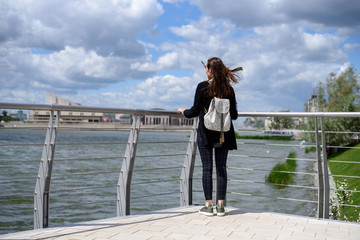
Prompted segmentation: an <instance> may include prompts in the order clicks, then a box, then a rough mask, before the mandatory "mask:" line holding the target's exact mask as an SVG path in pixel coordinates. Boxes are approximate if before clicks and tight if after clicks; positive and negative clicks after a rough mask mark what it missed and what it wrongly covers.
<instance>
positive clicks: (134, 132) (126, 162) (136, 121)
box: [117, 115, 142, 216]
mask: <svg viewBox="0 0 360 240" xmlns="http://www.w3.org/2000/svg"><path fill="white" fill-rule="evenodd" d="M141 119H142V116H141V115H133V116H132V127H131V130H130V134H129V139H128V143H127V146H126V149H125V156H124V159H123V162H122V166H121V170H120V175H119V179H118V184H117V216H125V215H130V193H131V179H132V174H133V169H134V163H135V155H136V147H137V139H138V136H139V132H140V123H141Z"/></svg>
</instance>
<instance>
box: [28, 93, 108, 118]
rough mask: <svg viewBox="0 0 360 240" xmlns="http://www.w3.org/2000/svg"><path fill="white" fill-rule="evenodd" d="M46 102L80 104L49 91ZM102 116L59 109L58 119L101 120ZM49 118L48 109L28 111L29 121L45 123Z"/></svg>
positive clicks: (100, 114)
mask: <svg viewBox="0 0 360 240" xmlns="http://www.w3.org/2000/svg"><path fill="white" fill-rule="evenodd" d="M46 104H57V105H69V106H81V104H79V103H73V102H70V101H68V100H66V99H64V98H61V97H59V96H56V95H54V94H51V93H46ZM103 116H104V114H103V113H92V112H70V111H61V113H60V119H59V121H60V123H89V122H101V120H102V118H103ZM49 118H50V111H38V110H32V111H30V116H29V121H31V122H37V123H47V122H49Z"/></svg>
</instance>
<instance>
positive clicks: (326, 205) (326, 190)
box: [320, 118, 330, 219]
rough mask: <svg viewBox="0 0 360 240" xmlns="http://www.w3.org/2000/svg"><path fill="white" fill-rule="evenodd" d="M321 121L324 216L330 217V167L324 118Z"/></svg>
mask: <svg viewBox="0 0 360 240" xmlns="http://www.w3.org/2000/svg"><path fill="white" fill-rule="evenodd" d="M320 121H321V144H322V154H323V162H322V163H323V166H322V167H323V173H324V218H327V219H329V198H330V184H329V168H328V163H327V153H326V139H325V129H324V121H323V118H320Z"/></svg>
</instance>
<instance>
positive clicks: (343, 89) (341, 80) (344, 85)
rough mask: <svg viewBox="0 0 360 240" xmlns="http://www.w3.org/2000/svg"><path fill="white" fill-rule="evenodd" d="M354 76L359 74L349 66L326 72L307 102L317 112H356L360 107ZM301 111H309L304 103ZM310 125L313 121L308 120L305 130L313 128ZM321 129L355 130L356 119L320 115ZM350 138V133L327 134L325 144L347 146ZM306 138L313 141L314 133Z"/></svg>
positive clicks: (357, 86)
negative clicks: (334, 71) (321, 120)
mask: <svg viewBox="0 0 360 240" xmlns="http://www.w3.org/2000/svg"><path fill="white" fill-rule="evenodd" d="M358 79H359V73H357V72H356V71H355V69H354V67H352V66H351V67H349V68H347V69H346V70H345V71H343V72H341V73H339V74H336V73H330V74H329V76H328V77H327V78H326V82H325V83H322V82H319V83H318V84H317V86H316V88H315V90H314V94H313V98H312V99H311V100H309V101H308V102H311V103H312V104H313V105H314V104H315V105H316V106H315V108H316V109H317V111H321V112H322V111H324V112H357V111H359V110H360V105H359V103H360V102H359V100H360V97H359V90H360V86H359V82H358ZM312 107H314V106H312ZM305 110H306V111H310V107H309V105H308V104H307V106H306V107H305ZM314 126H315V124H314V120H313V119H309V120H308V129H309V130H314V129H315V127H314ZM324 128H325V130H326V131H331V132H358V131H359V129H360V119H358V118H324ZM353 137H354V136H353V134H350V133H349V134H344V133H327V134H326V138H327V139H326V141H327V144H328V145H334V146H338V145H347V144H350V143H352V139H353ZM309 138H310V139H311V140H313V141H314V134H311V135H310V136H309Z"/></svg>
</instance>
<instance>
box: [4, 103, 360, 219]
mask: <svg viewBox="0 0 360 240" xmlns="http://www.w3.org/2000/svg"><path fill="white" fill-rule="evenodd" d="M0 109H22V110H45V111H51V112H52V113H53V112H58V113H57V115H60V111H75V112H104V113H126V114H131V115H134V116H140V115H167V116H179V113H178V112H176V111H165V110H143V109H124V108H103V107H88V106H68V105H46V104H22V103H1V102H0ZM55 115H56V114H55ZM238 116H239V117H250V116H251V117H309V118H320V119H321V120H322V118H337V117H360V112H351V113H349V112H347V113H343V112H311V113H304V112H238ZM137 122H139V118H137ZM50 123H51V124H52V120H51V122H50V121H49V125H50ZM51 127H53V126H52V125H51ZM132 130H134V128H133V129H132ZM321 131H323V129H322V130H321ZM135 132H136V131H135ZM302 132H315V133H316V134H318V133H319V131H318V129H316V131H302ZM322 133H324V132H322ZM326 133H327V132H326ZM329 133H332V132H329ZM340 133H351V132H340ZM353 133H358V132H353ZM322 135H324V134H322ZM195 136H196V135H195ZM129 141H130V138H129ZM191 141H194V137H193V136H191V137H190V142H191ZM237 142H238V143H239V144H251V145H255V144H257V145H261V146H263V145H265V146H281V147H290V146H292V147H300V146H299V145H294V144H267V143H261V142H251V143H245V142H241V141H237ZM48 143H49V144H51V142H48ZM137 143H138V144H150V142H140V141H139V142H137ZM152 143H153V142H151V144H152ZM162 143H165V142H162ZM166 143H169V144H173V143H177V142H175V141H174V142H166ZM179 143H180V141H179ZM181 143H183V142H182V141H181ZM193 143H194V142H192V144H193ZM195 143H196V140H195ZM56 144H57V145H70V144H72V145H75V144H77V145H81V144H100V143H56ZM101 144H108V143H101ZM109 144H127V147H128V146H129V142H127V143H109ZM26 145H39V146H40V145H42V144H19V146H26ZM320 145H321V143H320V142H317V143H316V144H314V145H306V146H303V147H310V146H316V147H317V148H318V149H319V146H320ZM0 146H8V145H7V144H1V145H0ZM188 146H190V143H189V145H188ZM325 147H326V148H331V147H337V148H340V147H339V146H326V145H325ZM135 148H136V145H135ZM343 148H350V147H343ZM131 151H133V150H131ZM131 151H130V152H129V153H128V154H129V155H128V156H129V157H132V154H133V153H134V152H131ZM190 155H191V152H187V153H186V154H176V156H185V157H186V158H187V159H188V160H189V162H188V163H189V164H188V165H189V166H187V165H186V164H184V165H185V166H183V167H179V168H183V172H184V173H185V174H184V175H183V173H182V176H181V178H180V180H181V182H184V183H185V182H186V181H189V180H191V181H192V180H193V179H195V178H193V177H192V173H191V174H190V175H189V174H188V172H187V171H188V170H189V168H190V169H191V168H192V169H193V168H194V166H191V164H192V163H191V161H192V160H191V159H190V157H191V156H190ZM157 156H170V155H157ZM194 156H195V155H194ZM229 156H232V155H229ZM237 156H240V157H256V158H269V157H267V156H248V155H237ZM137 157H151V156H137ZM152 157H154V156H152ZM116 158H126V157H116ZM97 159H100V158H97ZM104 159H108V158H106V157H105V158H104ZM67 160H85V159H58V160H56V161H67ZM297 160H301V161H314V160H311V159H297ZM325 160H326V159H325ZM186 161H187V160H186ZM186 161H185V162H186ZM329 162H336V161H333V160H332V161H329ZM318 163H319V164H322V160H320V161H319V160H318ZM347 163H350V162H347ZM354 163H355V162H354ZM356 163H357V162H356ZM195 167H197V166H195ZM318 167H319V168H320V165H319V166H318ZM230 168H231V167H230ZM233 169H234V168H233ZM236 169H238V170H251V171H270V170H263V169H257V168H253V169H251V168H236ZM319 170H320V169H319ZM122 171H123V168H122V169H121V172H122ZM134 171H143V170H142V169H134ZM132 172H133V170H132V169H131V174H132ZM277 172H284V173H295V174H309V175H316V173H303V172H288V171H277ZM103 173H118V171H117V172H115V171H114V172H108V171H106V172H90V173H80V174H74V173H72V174H64V175H57V176H56V175H55V176H52V177H53V178H54V177H64V176H69V175H89V174H103ZM326 174H327V172H326ZM319 176H321V178H323V176H322V173H321V174H320V173H319ZM329 176H341V177H354V178H359V177H358V176H343V175H329ZM184 177H191V179H184ZM32 179H33V178H32ZM119 179H120V178H119ZM6 180H8V179H6ZM178 180H179V179H174V180H169V181H178ZM162 181H163V180H162ZM233 181H236V180H233ZM319 181H322V180H321V179H319ZM325 181H326V180H325ZM155 182H160V181H153V183H155ZM145 183H152V182H145ZM254 183H260V182H256V181H254ZM125 184H127V183H125ZM139 184H143V183H133V185H139ZM124 186H125V185H124ZM183 186H186V184H183V185H182V187H183ZM287 186H292V187H304V188H312V189H314V188H315V187H307V186H297V185H287ZM117 187H118V188H119V184H118V186H117ZM187 187H189V186H187ZM322 187H324V186H322ZM120 188H121V187H120ZM320 188H321V187H319V189H320ZM325 188H326V186H325ZM123 190H124V189H120V191H123ZM186 190H189V189H186ZM329 190H333V189H329ZM191 191H192V192H195V191H193V190H192V189H191ZM322 191H323V190H322ZM349 191H352V190H349ZM176 193H178V192H176ZM232 193H234V194H241V193H235V192H232ZM161 194H162V193H160V195H161ZM163 194H164V195H166V194H167V193H163ZM171 194H172V193H171ZM181 194H183V192H182V191H181ZM156 195H158V194H153V195H150V196H156ZM242 195H249V194H246V193H244V194H242ZM250 196H256V195H251V194H250ZM187 197H188V196H187ZM260 197H268V196H260ZM137 198H141V197H137ZM191 198H192V197H191ZM268 198H273V197H268ZM275 199H286V200H294V201H307V202H313V203H318V204H319V203H320V201H323V200H321V199H318V201H311V200H310V201H308V200H299V199H291V198H280V197H277V198H275ZM181 201H183V199H182V200H181ZM191 201H192V199H190V200H189V201H188V202H187V203H191ZM324 201H325V202H326V200H324ZM117 202H119V199H117ZM184 202H185V201H184ZM90 204H91V203H90ZM355 206H356V205H355ZM322 207H323V206H319V208H322ZM325 208H326V206H325ZM325 215H326V214H325ZM321 217H324V215H321ZM325 217H326V216H325Z"/></svg>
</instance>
